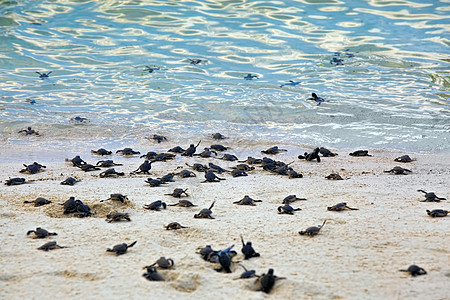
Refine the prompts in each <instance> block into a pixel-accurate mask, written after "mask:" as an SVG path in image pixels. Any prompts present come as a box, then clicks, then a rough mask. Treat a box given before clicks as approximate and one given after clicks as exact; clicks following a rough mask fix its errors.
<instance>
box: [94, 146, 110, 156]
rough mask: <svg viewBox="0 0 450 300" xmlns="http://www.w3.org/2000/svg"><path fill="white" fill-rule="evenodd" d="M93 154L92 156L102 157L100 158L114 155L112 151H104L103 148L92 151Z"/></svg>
mask: <svg viewBox="0 0 450 300" xmlns="http://www.w3.org/2000/svg"><path fill="white" fill-rule="evenodd" d="M91 153H92V154H97V155H100V156H103V155H111V154H112V152H111V151H108V150H106V149H103V148H100V149H98V150H91Z"/></svg>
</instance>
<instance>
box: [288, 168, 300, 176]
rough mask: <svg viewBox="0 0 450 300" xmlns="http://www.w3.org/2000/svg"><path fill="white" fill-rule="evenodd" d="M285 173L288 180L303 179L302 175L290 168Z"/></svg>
mask: <svg viewBox="0 0 450 300" xmlns="http://www.w3.org/2000/svg"><path fill="white" fill-rule="evenodd" d="M286 173H287V175H288V176H289V178H303V174H301V173H298V172H297V171H294V170H293V169H292V168H289V169H288V170H287V172H286Z"/></svg>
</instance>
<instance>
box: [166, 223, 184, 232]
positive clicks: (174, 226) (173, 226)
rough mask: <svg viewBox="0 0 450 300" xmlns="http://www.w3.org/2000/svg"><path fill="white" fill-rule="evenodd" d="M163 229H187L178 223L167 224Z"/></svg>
mask: <svg viewBox="0 0 450 300" xmlns="http://www.w3.org/2000/svg"><path fill="white" fill-rule="evenodd" d="M165 228H166V229H167V230H178V229H181V228H188V227H186V226H183V225H181V224H180V223H178V222H171V223H169V224H167V225H166V226H165Z"/></svg>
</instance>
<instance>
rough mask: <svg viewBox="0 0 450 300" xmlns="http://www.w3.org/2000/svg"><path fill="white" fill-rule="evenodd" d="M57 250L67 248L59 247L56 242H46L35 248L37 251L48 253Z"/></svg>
mask: <svg viewBox="0 0 450 300" xmlns="http://www.w3.org/2000/svg"><path fill="white" fill-rule="evenodd" d="M59 248H67V247H65V246H60V245H58V244H57V243H56V241H51V242H47V243H45V244H44V245H42V246H40V247H39V248H37V249H38V250H43V251H48V250H53V249H59Z"/></svg>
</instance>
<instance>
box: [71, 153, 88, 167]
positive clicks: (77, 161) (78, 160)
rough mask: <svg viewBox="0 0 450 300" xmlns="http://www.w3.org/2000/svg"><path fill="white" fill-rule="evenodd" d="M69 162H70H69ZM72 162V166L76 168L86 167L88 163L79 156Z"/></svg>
mask: <svg viewBox="0 0 450 300" xmlns="http://www.w3.org/2000/svg"><path fill="white" fill-rule="evenodd" d="M67 161H68V160H67ZM70 162H71V163H72V165H73V166H74V167H81V166H82V165H85V164H86V162H85V161H84V160H83V159H82V158H81V157H80V156H79V155H77V156H75V157H74V158H72V159H71V160H70Z"/></svg>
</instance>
